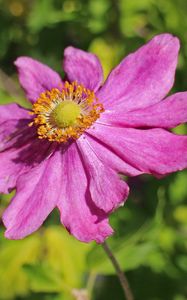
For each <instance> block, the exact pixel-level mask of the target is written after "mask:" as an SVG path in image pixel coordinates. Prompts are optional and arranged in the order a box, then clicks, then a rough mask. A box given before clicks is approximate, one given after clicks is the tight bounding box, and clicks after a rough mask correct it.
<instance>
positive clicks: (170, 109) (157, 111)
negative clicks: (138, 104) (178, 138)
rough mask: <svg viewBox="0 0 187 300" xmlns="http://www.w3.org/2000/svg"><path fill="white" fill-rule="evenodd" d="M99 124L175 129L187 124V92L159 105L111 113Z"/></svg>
mask: <svg viewBox="0 0 187 300" xmlns="http://www.w3.org/2000/svg"><path fill="white" fill-rule="evenodd" d="M99 122H100V123H104V124H111V125H115V126H119V127H121V126H122V127H134V128H140V127H143V128H146V127H152V128H153V127H160V128H174V127H176V126H177V125H179V124H181V123H185V122H187V92H183V93H177V94H174V95H172V96H170V97H168V98H166V99H165V100H163V101H160V102H159V103H156V104H153V105H151V106H149V107H146V108H143V109H137V110H134V111H129V112H127V113H122V112H121V111H119V110H118V111H109V112H107V113H105V114H102V116H101V118H100V120H99Z"/></svg>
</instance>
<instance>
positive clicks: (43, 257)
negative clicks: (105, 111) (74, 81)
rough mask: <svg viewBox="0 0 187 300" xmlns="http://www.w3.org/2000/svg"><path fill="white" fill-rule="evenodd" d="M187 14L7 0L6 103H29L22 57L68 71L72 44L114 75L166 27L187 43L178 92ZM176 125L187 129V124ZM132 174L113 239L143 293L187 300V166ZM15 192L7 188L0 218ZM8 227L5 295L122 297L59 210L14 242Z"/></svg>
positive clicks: (2, 93) (130, 2) (3, 43)
mask: <svg viewBox="0 0 187 300" xmlns="http://www.w3.org/2000/svg"><path fill="white" fill-rule="evenodd" d="M186 16H187V1H186V0H177V1H176V0H119V1H117V0H82V1H81V0H79V1H78V0H64V1H63V0H61V1H60V0H38V1H37V0H35V1H34V0H30V1H29V0H28V1H26V0H25V1H24V0H0V103H1V104H4V103H8V102H14V101H16V102H18V103H20V104H22V105H25V106H27V105H28V104H27V102H26V100H25V99H24V94H23V93H22V91H21V89H20V87H19V84H18V80H17V75H16V71H15V68H14V66H13V61H14V60H15V59H16V58H17V57H18V56H20V55H28V56H32V57H34V58H36V59H39V60H41V61H42V62H44V63H46V64H48V65H49V66H51V67H52V68H54V69H56V70H57V71H59V72H60V73H61V74H62V70H61V65H62V55H63V50H64V48H65V47H66V46H68V45H74V46H76V47H79V48H81V49H85V50H89V51H92V52H94V53H96V54H97V55H98V56H99V58H100V60H101V61H102V64H103V67H104V72H105V76H107V74H108V72H109V71H110V70H111V68H112V67H113V66H115V65H116V64H117V63H118V62H119V61H120V60H121V59H122V58H123V57H124V56H125V55H127V54H128V53H129V52H132V51H134V50H135V49H136V48H137V47H139V46H141V45H142V44H143V43H145V42H146V41H147V40H148V39H150V38H151V37H152V36H153V35H155V34H158V33H161V32H170V33H173V34H174V35H177V36H178V37H179V38H180V40H181V52H180V57H179V63H178V69H177V74H176V82H175V86H174V88H173V91H172V92H175V91H184V90H187V17H186ZM160 76H162V74H160ZM175 131H176V132H178V133H186V128H185V126H180V127H178V128H177V129H176V130H175ZM128 181H129V184H130V186H131V194H130V197H129V200H128V201H127V203H126V205H125V207H122V208H120V209H118V211H117V212H115V213H114V214H113V215H112V216H111V218H110V220H111V224H112V225H113V227H114V228H115V231H116V233H115V235H114V236H113V237H112V238H110V239H109V244H110V246H111V248H112V249H113V251H114V253H115V254H116V256H117V258H118V260H119V262H120V264H121V266H122V268H123V269H124V271H126V274H127V277H128V279H129V282H130V285H131V287H132V289H133V291H134V294H135V300H160V299H163V300H185V299H187V255H186V254H187V239H186V238H187V189H186V183H187V172H186V171H183V172H180V173H176V174H172V175H170V176H168V177H166V178H164V179H161V180H157V179H154V178H152V177H150V176H141V177H139V178H134V179H129V180H128ZM11 197H12V195H8V196H7V195H6V196H5V195H1V198H0V215H1V214H2V212H3V210H4V209H5V207H6V206H7V205H8V202H9V200H10V198H11ZM1 225H2V224H1ZM3 231H4V228H3V225H2V226H1V227H0V299H1V300H8V299H16V300H21V299H28V300H31V299H38V300H51V299H55V300H71V299H75V298H74V297H73V296H72V295H71V293H72V290H73V289H87V291H88V293H89V295H90V299H92V300H101V299H102V300H105V299H107V300H122V299H123V293H122V290H121V287H120V284H119V282H118V279H117V278H116V276H115V274H114V270H113V267H112V266H111V264H110V262H109V261H108V259H107V258H106V257H105V254H104V253H103V250H102V248H101V246H98V245H96V244H95V243H91V244H89V245H87V244H82V243H80V242H78V241H76V240H75V239H74V238H72V237H71V236H69V235H68V233H67V232H66V231H65V230H64V229H63V228H62V226H61V225H60V224H59V216H58V213H57V212H56V211H54V212H53V213H52V214H51V215H50V217H49V218H48V220H47V221H46V223H45V226H43V228H42V229H40V230H39V231H38V232H37V233H36V234H33V235H32V236H30V237H28V238H26V239H24V240H21V241H9V240H6V239H5V238H4V237H3ZM77 299H78V298H77ZM81 299H82V298H81Z"/></svg>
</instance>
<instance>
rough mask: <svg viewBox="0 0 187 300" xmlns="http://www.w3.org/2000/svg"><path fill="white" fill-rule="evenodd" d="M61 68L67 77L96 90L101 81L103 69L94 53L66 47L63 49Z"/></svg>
mask: <svg viewBox="0 0 187 300" xmlns="http://www.w3.org/2000/svg"><path fill="white" fill-rule="evenodd" d="M63 69H64V71H65V73H66V74H67V77H68V79H69V80H70V81H71V82H72V81H77V82H78V83H80V84H83V85H84V86H85V87H86V88H89V89H90V90H94V91H96V90H97V89H98V88H99V86H100V85H101V84H102V82H103V70H102V67H101V64H100V62H99V60H98V58H97V56H96V55H94V54H92V53H88V52H85V51H82V50H79V49H77V48H74V47H68V48H66V49H65V51H64V62H63Z"/></svg>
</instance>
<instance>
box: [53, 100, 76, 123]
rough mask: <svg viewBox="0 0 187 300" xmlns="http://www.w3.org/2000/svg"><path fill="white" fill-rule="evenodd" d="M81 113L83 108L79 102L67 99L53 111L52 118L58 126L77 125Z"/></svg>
mask: <svg viewBox="0 0 187 300" xmlns="http://www.w3.org/2000/svg"><path fill="white" fill-rule="evenodd" d="M80 113H81V108H80V106H79V105H78V104H77V103H75V102H73V101H71V100H65V101H63V102H61V103H59V104H58V105H57V106H56V107H55V109H54V110H53V112H52V113H51V118H52V120H53V122H54V123H55V124H56V126H58V128H64V127H68V126H73V125H76V124H77V118H78V117H79V116H80Z"/></svg>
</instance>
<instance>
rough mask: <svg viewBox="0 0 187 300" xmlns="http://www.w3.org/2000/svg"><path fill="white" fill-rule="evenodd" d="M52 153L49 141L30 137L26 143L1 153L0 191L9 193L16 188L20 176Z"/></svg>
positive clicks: (18, 143)
mask: <svg viewBox="0 0 187 300" xmlns="http://www.w3.org/2000/svg"><path fill="white" fill-rule="evenodd" d="M49 154H50V148H49V143H48V142H44V141H40V140H39V139H34V138H31V137H30V138H28V140H27V141H25V143H24V142H23V144H21V142H17V144H15V146H14V147H13V145H12V147H11V148H9V149H8V150H7V151H4V152H1V153H0V192H1V193H8V192H10V191H11V190H12V189H13V188H15V186H16V183H17V180H18V178H19V177H20V176H21V175H22V174H23V173H25V172H27V171H28V170H30V169H31V168H33V167H35V166H37V165H38V164H39V163H40V162H41V161H43V160H44V159H45V158H46V157H47V156H48V155H49Z"/></svg>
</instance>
